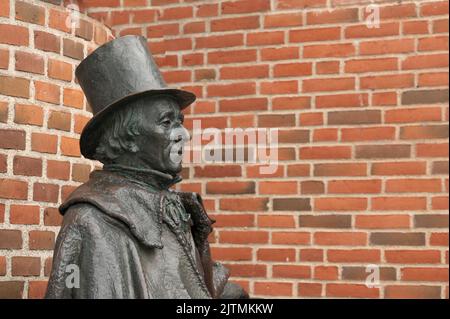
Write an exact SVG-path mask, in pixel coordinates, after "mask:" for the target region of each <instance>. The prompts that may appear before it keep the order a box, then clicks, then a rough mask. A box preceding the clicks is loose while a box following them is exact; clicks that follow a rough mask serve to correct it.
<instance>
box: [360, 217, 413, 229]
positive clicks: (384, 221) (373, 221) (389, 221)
mask: <svg viewBox="0 0 450 319" xmlns="http://www.w3.org/2000/svg"><path fill="white" fill-rule="evenodd" d="M410 224H411V223H410V218H409V216H408V215H370V216H365V215H360V216H356V219H355V227H356V228H365V229H377V228H381V229H395V228H409V227H410Z"/></svg>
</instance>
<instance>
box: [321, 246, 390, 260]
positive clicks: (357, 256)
mask: <svg viewBox="0 0 450 319" xmlns="http://www.w3.org/2000/svg"><path fill="white" fill-rule="evenodd" d="M327 258H328V261H330V262H334V263H377V262H380V260H381V253H380V250H375V249H329V250H328V251H327Z"/></svg>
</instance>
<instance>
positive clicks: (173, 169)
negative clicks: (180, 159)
mask: <svg viewBox="0 0 450 319" xmlns="http://www.w3.org/2000/svg"><path fill="white" fill-rule="evenodd" d="M171 164H172V163H171ZM172 165H173V166H172ZM172 165H171V166H170V167H167V169H166V173H167V174H170V175H177V174H179V173H180V172H181V170H182V169H183V165H182V164H181V163H180V164H172Z"/></svg>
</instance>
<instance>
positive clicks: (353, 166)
mask: <svg viewBox="0 0 450 319" xmlns="http://www.w3.org/2000/svg"><path fill="white" fill-rule="evenodd" d="M366 175H367V165H366V164H364V163H349V164H347V163H329V164H327V163H325V164H315V165H314V176H366Z"/></svg>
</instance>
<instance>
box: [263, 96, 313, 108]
mask: <svg viewBox="0 0 450 319" xmlns="http://www.w3.org/2000/svg"><path fill="white" fill-rule="evenodd" d="M310 107H311V98H310V97H307V96H286V97H275V98H273V99H272V109H273V110H301V109H309V108H310Z"/></svg>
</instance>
